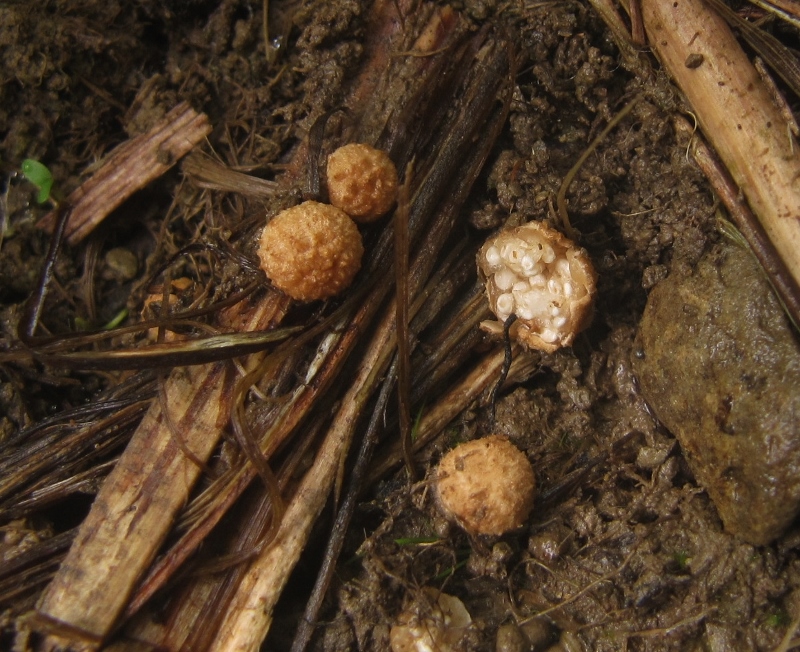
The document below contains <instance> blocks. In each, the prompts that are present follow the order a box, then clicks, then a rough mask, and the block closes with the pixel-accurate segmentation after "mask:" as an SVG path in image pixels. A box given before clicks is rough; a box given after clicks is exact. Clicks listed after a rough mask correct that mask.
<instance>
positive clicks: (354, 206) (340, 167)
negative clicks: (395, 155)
mask: <svg viewBox="0 0 800 652" xmlns="http://www.w3.org/2000/svg"><path fill="white" fill-rule="evenodd" d="M328 195H329V196H330V201H331V204H333V205H334V206H336V207H338V208H341V209H342V210H343V211H344V212H345V213H347V214H348V215H349V216H350V217H352V218H353V219H354V220H356V221H357V222H373V221H375V220H377V219H378V218H379V217H380V216H381V215H384V214H385V213H387V212H388V211H389V209H390V208H391V207H392V206H393V205H394V202H395V200H396V199H397V169H396V168H395V166H394V163H392V160H391V159H390V158H389V156H388V155H387V154H386V153H385V152H382V151H381V150H379V149H375V148H374V147H370V146H369V145H362V144H359V143H350V144H349V145H344V146H343V147H340V148H339V149H337V150H336V151H335V152H334V153H333V154H331V155H330V156H329V157H328Z"/></svg>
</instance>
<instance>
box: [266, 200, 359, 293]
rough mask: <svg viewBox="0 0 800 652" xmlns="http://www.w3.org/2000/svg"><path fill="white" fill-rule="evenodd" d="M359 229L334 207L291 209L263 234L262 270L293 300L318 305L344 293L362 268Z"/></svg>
mask: <svg viewBox="0 0 800 652" xmlns="http://www.w3.org/2000/svg"><path fill="white" fill-rule="evenodd" d="M363 254H364V246H363V245H362V243H361V234H360V233H359V232H358V227H357V226H356V224H355V222H353V220H351V219H350V218H349V217H348V216H347V214H346V213H344V212H343V211H341V210H340V209H338V208H335V207H334V206H330V205H329V204H320V203H319V202H314V201H306V202H303V203H302V204H299V205H297V206H293V207H292V208H287V209H286V210H284V211H281V212H280V213H278V214H277V215H276V216H275V217H274V218H272V220H270V221H269V222H268V223H267V225H266V226H265V227H264V230H263V231H262V232H261V240H260V247H259V250H258V255H259V258H260V259H261V269H263V270H264V272H265V273H266V275H267V277H268V278H269V279H270V281H272V283H273V284H274V285H275V286H276V287H278V288H279V289H281V290H283V291H284V292H285V293H286V294H288V295H289V296H290V297H292V298H293V299H298V300H300V301H314V300H316V299H326V298H328V297H332V296H334V295H336V294H339V293H340V292H341V291H342V290H344V289H345V288H346V287H347V286H349V285H350V283H351V282H352V280H353V277H354V276H355V275H356V273H357V272H358V270H359V268H360V267H361V257H362V255H363Z"/></svg>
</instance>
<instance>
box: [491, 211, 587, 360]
mask: <svg viewBox="0 0 800 652" xmlns="http://www.w3.org/2000/svg"><path fill="white" fill-rule="evenodd" d="M478 268H479V271H480V274H481V277H482V278H483V279H484V281H485V283H486V294H487V296H488V298H489V306H490V308H491V310H492V312H493V313H494V314H495V315H496V316H497V319H498V321H492V322H483V323H482V324H481V326H482V327H483V328H484V329H485V330H487V331H489V332H494V333H501V332H502V330H503V322H505V321H506V320H507V319H508V318H509V317H510V316H511V315H516V317H517V321H516V322H515V323H514V324H513V326H512V327H511V331H510V332H511V335H512V336H513V337H514V338H515V339H517V340H518V341H519V342H521V343H522V344H524V345H526V346H528V347H530V348H532V349H537V350H540V351H546V352H548V353H552V352H553V351H555V350H556V349H558V348H560V347H562V346H569V345H570V344H572V341H573V340H574V339H575V335H577V334H578V333H579V332H580V331H581V330H583V329H584V328H586V326H588V325H589V321H590V320H591V316H592V304H593V300H594V295H595V277H596V275H595V272H594V268H593V267H592V263H591V261H590V260H589V256H588V254H587V253H586V251H585V250H584V249H582V248H580V247H578V246H577V245H575V243H573V242H572V241H571V240H569V239H568V238H566V237H565V236H563V235H562V234H561V233H559V232H558V231H556V230H555V229H552V228H550V227H548V226H546V225H544V224H542V223H540V222H529V223H528V224H524V225H523V226H518V227H514V228H510V229H505V230H503V231H501V232H500V233H498V234H497V235H495V236H494V237H492V238H490V239H489V240H487V241H486V243H485V244H484V245H483V247H482V248H481V250H480V252H479V254H478Z"/></svg>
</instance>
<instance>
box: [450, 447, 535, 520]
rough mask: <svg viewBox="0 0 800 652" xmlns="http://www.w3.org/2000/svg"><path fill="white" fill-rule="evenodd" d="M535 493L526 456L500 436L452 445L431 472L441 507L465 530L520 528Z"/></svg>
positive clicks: (531, 470)
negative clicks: (432, 472)
mask: <svg viewBox="0 0 800 652" xmlns="http://www.w3.org/2000/svg"><path fill="white" fill-rule="evenodd" d="M535 494H536V478H535V477H534V474H533V468H532V467H531V463H530V462H529V461H528V458H527V456H526V455H525V453H523V452H522V451H521V450H519V449H518V448H517V447H516V446H514V444H512V443H511V442H510V441H508V439H506V438H505V437H502V436H500V435H491V436H489V437H484V438H483V439H475V440H473V441H469V442H466V443H465V444H461V445H460V446H457V447H456V448H454V449H453V450H451V451H450V452H449V453H448V454H447V455H445V456H444V457H443V458H442V460H441V462H439V466H438V468H437V471H436V495H437V498H438V501H439V505H440V507H441V508H442V511H443V512H444V513H445V515H446V516H447V517H448V518H450V519H452V520H454V521H455V522H456V523H457V524H458V525H460V526H461V527H462V528H464V530H466V531H467V532H469V533H470V534H493V535H501V534H505V533H506V532H508V531H510V530H514V529H516V528H518V527H520V526H521V525H522V524H523V523H524V522H525V520H526V519H527V518H528V516H529V514H530V512H531V509H533V499H534V497H535Z"/></svg>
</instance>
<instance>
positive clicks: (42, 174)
mask: <svg viewBox="0 0 800 652" xmlns="http://www.w3.org/2000/svg"><path fill="white" fill-rule="evenodd" d="M22 174H23V175H24V176H25V178H26V179H27V180H28V181H30V182H31V183H32V184H33V185H34V186H36V187H37V188H38V189H39V194H38V195H37V196H36V201H38V202H39V203H40V204H43V203H44V202H46V201H47V200H48V199H50V190H51V188H52V187H53V175H52V173H51V172H50V170H49V169H48V168H47V166H46V165H44V164H42V163H39V161H35V160H33V159H32V158H26V159H25V160H24V161H22Z"/></svg>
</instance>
